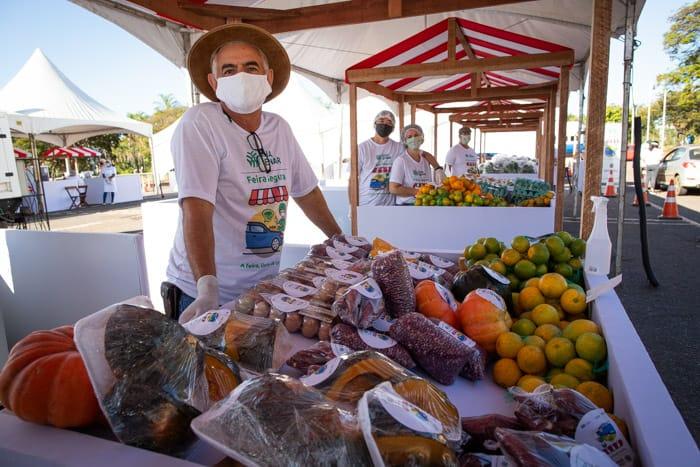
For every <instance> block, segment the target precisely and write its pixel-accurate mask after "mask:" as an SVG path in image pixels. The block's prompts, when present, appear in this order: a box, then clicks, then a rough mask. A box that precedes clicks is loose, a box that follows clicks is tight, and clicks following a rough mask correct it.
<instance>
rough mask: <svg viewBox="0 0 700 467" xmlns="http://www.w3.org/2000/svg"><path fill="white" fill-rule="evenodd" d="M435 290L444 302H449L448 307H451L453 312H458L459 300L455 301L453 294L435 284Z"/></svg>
mask: <svg viewBox="0 0 700 467" xmlns="http://www.w3.org/2000/svg"><path fill="white" fill-rule="evenodd" d="M435 290H437V292H438V293H439V294H440V296H441V297H442V299H443V300H445V301H446V302H447V304H448V305H450V308H452V311H456V310H457V306H458V304H457V300H455V296H454V295H452V292H450V291H449V290H447V289H446V288H444V287H443V286H441V285H440V284H438V283H437V282H435Z"/></svg>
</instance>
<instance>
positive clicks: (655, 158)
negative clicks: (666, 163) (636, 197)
mask: <svg viewBox="0 0 700 467" xmlns="http://www.w3.org/2000/svg"><path fill="white" fill-rule="evenodd" d="M662 157H663V153H662V152H661V149H659V143H658V142H657V141H647V147H646V150H645V151H642V153H641V157H640V158H641V161H640V162H641V164H640V166H641V167H644V168H645V169H646V177H645V179H646V184H647V190H649V191H652V192H653V191H654V185H656V174H657V173H658V172H659V163H660V162H661V159H662Z"/></svg>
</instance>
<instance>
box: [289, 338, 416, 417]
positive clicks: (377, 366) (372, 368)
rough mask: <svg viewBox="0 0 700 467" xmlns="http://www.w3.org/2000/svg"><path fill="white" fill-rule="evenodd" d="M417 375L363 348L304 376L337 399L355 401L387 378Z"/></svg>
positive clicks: (309, 384)
mask: <svg viewBox="0 0 700 467" xmlns="http://www.w3.org/2000/svg"><path fill="white" fill-rule="evenodd" d="M415 376H416V375H415V374H413V373H411V372H410V371H409V370H407V369H405V368H404V367H402V366H400V365H398V364H397V363H395V362H394V361H393V360H391V359H390V358H388V357H386V356H384V355H382V354H380V353H378V352H375V351H372V350H363V351H360V352H353V353H351V354H346V355H342V356H340V357H336V358H334V359H332V360H330V361H329V362H328V363H326V364H325V365H323V366H322V367H320V368H319V369H318V370H316V371H315V372H314V373H312V374H310V375H308V376H303V377H301V381H302V382H303V383H304V384H306V385H307V386H313V387H315V388H316V389H318V390H320V391H321V392H323V393H324V394H325V395H326V396H327V397H328V398H329V399H331V400H334V401H336V402H341V403H348V404H355V403H356V402H357V401H358V400H360V398H361V397H362V394H363V393H364V392H365V391H367V390H369V389H372V388H373V387H375V386H376V385H377V384H379V383H383V382H384V381H391V382H400V381H403V380H405V379H406V378H411V377H415Z"/></svg>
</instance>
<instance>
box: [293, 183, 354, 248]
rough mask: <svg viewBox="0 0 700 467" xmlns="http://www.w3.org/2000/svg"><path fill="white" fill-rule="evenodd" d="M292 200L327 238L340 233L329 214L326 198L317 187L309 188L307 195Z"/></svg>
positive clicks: (331, 215)
mask: <svg viewBox="0 0 700 467" xmlns="http://www.w3.org/2000/svg"><path fill="white" fill-rule="evenodd" d="M294 201H296V203H297V204H298V205H299V207H300V208H301V210H302V211H304V214H306V217H308V218H309V219H310V220H311V222H313V223H314V224H315V225H316V227H318V228H319V229H321V230H322V231H323V233H324V234H326V235H327V236H328V237H329V238H330V237H332V236H333V235H336V234H340V233H342V231H341V230H340V227H339V226H338V223H337V222H336V221H335V219H334V218H333V214H331V211H330V210H329V209H328V204H326V198H324V197H323V193H321V189H320V188H319V187H316V188H314V189H313V190H311V193H309V194H308V195H305V196H302V197H301V198H294Z"/></svg>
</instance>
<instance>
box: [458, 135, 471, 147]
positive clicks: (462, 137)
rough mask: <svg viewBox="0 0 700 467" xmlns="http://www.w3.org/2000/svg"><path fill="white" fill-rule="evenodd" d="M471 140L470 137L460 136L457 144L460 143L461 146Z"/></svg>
mask: <svg viewBox="0 0 700 467" xmlns="http://www.w3.org/2000/svg"><path fill="white" fill-rule="evenodd" d="M471 140H472V137H471V135H460V136H459V142H460V143H462V144H463V145H465V146H466V145H467V144H469V141H471Z"/></svg>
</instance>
